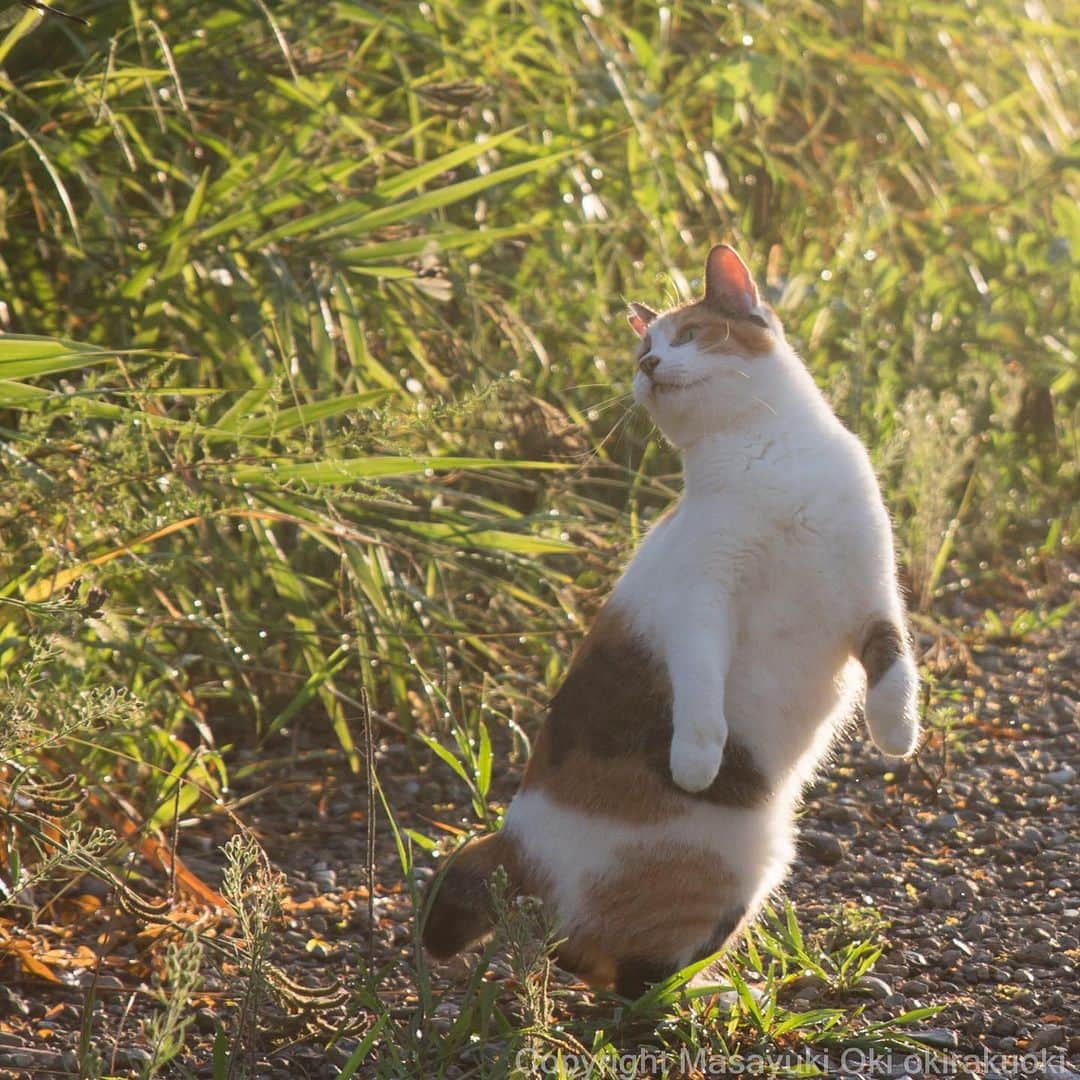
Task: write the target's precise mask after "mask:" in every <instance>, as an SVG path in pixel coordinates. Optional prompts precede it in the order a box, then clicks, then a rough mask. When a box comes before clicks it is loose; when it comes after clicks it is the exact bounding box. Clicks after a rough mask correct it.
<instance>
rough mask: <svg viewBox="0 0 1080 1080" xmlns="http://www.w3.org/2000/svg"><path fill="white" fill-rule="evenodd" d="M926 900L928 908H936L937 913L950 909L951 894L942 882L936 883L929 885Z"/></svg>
mask: <svg viewBox="0 0 1080 1080" xmlns="http://www.w3.org/2000/svg"><path fill="white" fill-rule="evenodd" d="M926 898H927V900H929V902H930V906H931V907H932V908H937V909H938V910H939V911H945V910H947V909H948V908H951V907H952V892H951V891H950V890H949V886H948V885H946V884H945V883H944V882H941V881H938V882H935V883H934V884H933V885H931V886H930V890H929V891H928V892H927V894H926Z"/></svg>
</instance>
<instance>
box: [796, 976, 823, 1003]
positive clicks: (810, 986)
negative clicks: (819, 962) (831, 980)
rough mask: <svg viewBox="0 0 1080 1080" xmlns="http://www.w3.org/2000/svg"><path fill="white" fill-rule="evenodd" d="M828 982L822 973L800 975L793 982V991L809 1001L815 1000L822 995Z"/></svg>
mask: <svg viewBox="0 0 1080 1080" xmlns="http://www.w3.org/2000/svg"><path fill="white" fill-rule="evenodd" d="M825 986H826V983H825V980H824V979H823V978H821V976H820V975H813V974H809V975H800V976H799V977H798V978H797V979H796V980H795V981H794V982H793V983H792V984H791V991H792V993H794V994H798V995H799V996H800V997H802V998H805V999H806V1000H808V1001H813V1000H814V999H815V998H817V997H820V996H821V992H822V990H824V989H825Z"/></svg>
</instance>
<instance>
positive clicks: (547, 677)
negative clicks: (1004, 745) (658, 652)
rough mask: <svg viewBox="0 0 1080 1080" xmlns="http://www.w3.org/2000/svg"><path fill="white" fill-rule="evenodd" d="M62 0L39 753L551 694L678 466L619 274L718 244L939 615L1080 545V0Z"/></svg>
mask: <svg viewBox="0 0 1080 1080" xmlns="http://www.w3.org/2000/svg"><path fill="white" fill-rule="evenodd" d="M66 6H67V7H68V8H70V9H71V10H73V11H77V12H78V13H80V14H82V15H85V16H86V17H87V18H89V20H90V25H89V27H83V26H80V25H78V24H77V23H75V22H72V21H70V20H65V19H63V18H60V17H56V16H52V17H48V18H42V17H41V16H40V15H38V14H35V13H34V12H31V11H28V10H26V9H25V8H23V7H22V6H20V5H18V4H9V5H8V7H7V8H6V11H7V13H8V15H9V16H11V15H13V16H14V21H11V19H10V18H9V20H8V23H9V24H8V26H7V27H6V28H5V29H4V30H0V117H2V121H3V122H2V123H0V132H2V135H0V139H2V142H0V298H2V303H0V329H2V330H3V332H4V336H3V337H0V469H2V475H3V482H2V485H0V535H2V537H3V541H2V544H0V672H2V673H3V678H4V679H5V682H4V683H3V686H4V694H5V695H6V697H5V712H4V715H5V718H6V719H5V727H4V732H5V733H6V735H5V736H4V737H5V745H6V746H7V750H8V753H9V754H13V755H16V757H17V760H18V761H19V762H20V765H19V767H20V768H32V767H33V765H34V756H35V754H37V753H46V752H47V753H48V754H49V755H51V756H52V757H54V758H59V759H62V761H63V763H64V767H65V768H66V769H69V770H70V769H74V770H77V771H78V772H79V773H80V775H81V776H82V777H83V782H84V783H85V784H86V785H87V786H89V787H91V788H95V789H96V790H99V791H100V792H101V793H102V794H103V797H112V796H113V795H115V794H116V793H122V794H123V796H124V797H125V798H126V799H129V800H130V803H131V805H132V806H133V807H135V808H136V809H137V810H138V812H139V813H140V814H141V815H143V816H144V817H147V818H150V819H152V820H155V821H158V822H166V821H169V820H171V819H172V817H173V815H174V813H176V811H177V808H179V811H180V813H182V814H190V813H198V812H201V811H203V810H206V811H209V810H210V809H211V807H212V805H213V798H212V796H213V795H215V794H216V793H219V792H221V791H222V790H223V789H224V788H225V787H226V785H227V783H228V778H229V775H230V773H229V770H230V768H232V769H234V770H235V772H234V780H235V778H236V776H241V778H242V774H243V772H244V770H245V769H247V770H250V769H252V768H254V767H255V766H254V765H252V764H250V763H249V764H247V765H242V764H241V765H238V764H236V760H235V759H234V758H233V756H231V755H230V754H228V753H227V752H225V751H226V750H227V748H228V747H230V746H240V747H242V748H247V749H253V748H261V754H262V757H263V758H265V759H266V760H273V759H275V758H276V757H280V756H281V755H287V754H289V753H291V752H292V751H293V749H294V748H296V747H302V748H308V749H310V748H312V747H315V748H318V747H325V748H328V749H330V750H334V751H335V752H338V753H341V752H344V753H345V754H346V755H348V757H349V759H350V760H351V762H352V763H353V764H354V765H355V764H356V762H357V752H356V749H355V747H356V743H357V722H358V718H359V716H360V694H361V688H362V687H364V688H366V690H367V692H368V694H369V695H370V698H371V701H372V703H373V706H374V709H375V711H376V713H377V715H378V716H380V717H382V718H383V719H384V721H385V724H384V725H383V726H382V727H380V729H379V732H380V735H381V736H384V737H399V738H405V737H406V736H407V733H408V732H411V731H413V730H420V731H423V732H425V733H433V734H434V735H436V736H442V735H444V734H445V733H447V732H449V731H450V729H451V728H453V729H455V730H456V732H457V734H458V736H459V740H458V742H459V748H460V749H461V750H462V753H463V754H464V753H466V752H467V751H466V748H467V747H469V746H471V745H475V744H470V743H469V738H470V737H471V736H477V735H478V734H479V733H480V732H481V728H483V730H484V731H485V732H486V731H487V730H488V729H489V728H490V729H491V730H492V731H493V732H498V733H499V734H500V737H501V738H503V745H505V733H506V732H507V731H510V730H513V729H514V728H515V727H516V726H517V725H518V724H519V723H522V724H524V725H525V727H526V728H528V726H529V724H530V723H531V722H532V720H533V719H534V718H535V717H536V716H537V715H538V713H539V710H540V708H541V706H542V703H543V702H544V701H545V700H546V698H547V697H548V696H549V694H550V692H551V690H552V688H553V686H554V685H555V684H556V683H557V682H558V680H559V678H560V676H561V673H562V672H563V670H564V669H565V666H566V664H567V661H568V658H569V656H570V653H571V651H572V648H573V645H574V643H575V641H576V640H577V639H578V637H579V635H580V633H581V632H582V630H583V628H584V626H585V625H586V624H587V621H588V619H589V617H590V616H591V614H592V613H593V612H594V611H595V609H596V607H597V605H598V603H599V602H600V599H601V598H602V597H603V595H604V594H605V592H606V590H607V589H608V588H609V587H610V585H611V582H612V580H613V576H614V574H615V573H616V571H617V568H618V566H619V565H620V562H621V561H622V560H623V559H624V558H625V556H626V555H627V553H628V552H629V551H630V550H631V549H632V546H633V544H634V543H635V542H636V539H637V538H638V536H639V535H640V532H641V530H642V529H643V528H644V527H646V526H647V524H648V521H649V520H650V519H651V518H652V517H653V516H654V515H655V514H656V513H657V512H658V511H659V510H660V509H662V507H663V506H664V505H665V504H666V503H667V502H668V501H670V499H671V498H673V497H674V496H675V494H676V492H677V487H678V475H677V468H678V466H677V461H676V459H675V457H674V455H673V454H672V453H671V452H670V450H668V449H667V448H665V447H664V446H663V445H662V443H661V442H660V441H659V440H658V439H657V438H655V437H654V436H653V434H652V433H651V431H650V426H649V424H648V423H647V422H646V421H645V420H644V418H642V417H641V416H639V415H635V413H634V411H633V409H632V405H631V402H630V401H629V399H628V397H627V396H626V392H627V390H628V388H629V379H630V374H631V371H630V357H631V351H632V347H633V340H632V337H631V333H630V331H629V329H628V328H627V326H626V323H625V320H624V310H625V301H626V299H627V298H635V299H640V300H643V301H645V302H648V303H650V304H652V305H654V306H659V305H661V304H663V303H664V302H668V301H672V300H674V299H676V298H678V297H682V296H686V295H689V294H691V293H692V292H693V291H694V289H695V288H696V284H697V283H696V280H695V279H696V277H697V275H698V274H699V272H700V266H701V264H702V260H703V257H704V255H705V252H706V251H707V249H708V247H709V245H710V244H711V243H714V242H717V241H721V240H726V241H729V242H732V243H733V244H735V246H737V247H738V248H739V249H740V250H741V252H742V253H743V254H744V256H745V257H746V258H747V259H748V261H749V262H750V263H751V265H752V266H753V268H754V271H755V273H756V275H757V276H758V278H759V281H760V282H761V283H762V286H763V290H764V292H765V294H766V296H767V297H768V299H770V301H771V302H772V303H773V304H774V306H776V308H777V309H778V311H779V312H780V314H781V317H782V318H783V319H784V321H785V323H786V326H787V328H788V335H789V338H790V339H791V341H792V342H793V344H794V345H795V346H796V348H797V349H798V350H799V351H800V353H801V354H802V355H803V356H804V357H805V359H806V362H807V363H808V365H809V366H810V368H811V369H812V371H813V372H814V374H815V376H816V378H817V379H818V382H819V384H820V385H821V386H822V387H823V388H824V389H825V391H826V392H827V393H828V395H829V397H830V399H831V400H832V401H833V402H834V404H835V407H836V410H837V412H838V413H839V415H840V416H841V417H842V418H843V420H844V421H845V422H846V423H847V424H848V425H850V426H851V427H852V428H853V429H854V430H855V431H857V432H858V433H859V434H860V435H861V436H862V437H863V438H864V439H865V440H866V441H867V443H868V444H869V445H870V446H871V448H872V451H873V454H874V457H875V461H876V462H877V464H878V466H879V469H880V472H881V476H882V479H883V483H884V485H885V490H886V496H887V500H888V502H889V505H890V508H891V510H892V511H893V513H894V516H895V520H896V523H897V531H898V539H899V544H900V547H901V555H902V560H903V563H904V567H905V574H906V577H907V581H908V583H909V587H910V590H911V596H912V604H913V606H914V607H916V608H918V609H920V610H922V611H932V609H933V605H934V602H935V597H936V596H937V595H939V594H940V591H941V590H942V589H943V588H945V587H947V586H948V583H949V582H950V581H952V580H955V579H958V578H959V577H960V576H962V575H967V576H969V577H972V578H973V579H974V580H976V581H979V580H984V579H990V578H993V577H994V576H995V575H997V574H1000V573H1005V572H1006V571H1007V572H1008V573H1010V574H1019V575H1020V576H1025V575H1027V574H1028V573H1029V572H1030V573H1031V574H1035V575H1038V574H1041V573H1043V572H1044V564H1045V561H1046V560H1047V558H1049V559H1051V560H1053V559H1058V558H1060V557H1062V556H1065V555H1067V553H1068V549H1069V546H1070V544H1074V543H1075V541H1076V538H1077V518H1076V509H1075V508H1076V496H1077V491H1078V474H1080V469H1078V464H1080V448H1078V442H1077V421H1078V401H1080V394H1078V377H1077V350H1078V348H1080V344H1078V340H1077V334H1076V321H1077V318H1076V317H1077V308H1078V305H1080V276H1078V275H1077V274H1076V262H1077V258H1078V254H1080V207H1078V201H1077V196H1078V187H1080V184H1078V174H1077V166H1078V164H1080V151H1078V146H1077V131H1078V125H1080V117H1078V113H1077V109H1076V103H1077V97H1078V77H1077V59H1078V37H1080V31H1078V27H1080V5H1077V4H1076V3H1075V2H1073V0H1069V2H1067V3H1061V4H1057V5H1042V4H1038V3H1029V4H1020V3H1014V2H1012V0H988V2H984V3H978V4H974V3H971V4H964V3H950V2H933V3H929V2H927V3H918V2H916V3H911V2H907V0H904V2H899V0H879V2H874V3H869V2H867V3H857V2H836V3H824V2H815V0H789V2H785V3H776V4H771V5H759V4H727V5H713V4H707V3H703V2H700V0H690V2H674V3H671V4H668V5H664V6H660V7H657V6H655V5H654V4H651V3H644V2H642V3H618V4H606V3H603V2H601V0H582V2H580V3H539V2H537V3H532V2H527V0H524V2H517V3H515V2H495V0H492V2H488V3H479V2H476V3H465V4H460V3H451V2H448V0H425V2H422V3H418V4H417V3H411V4H393V3H391V4H363V3H350V2H334V3H327V4H319V5H316V4H310V3H301V2H298V0H281V2H279V3H273V4H269V3H268V4H263V3H262V2H261V0H254V2H252V3H240V2H223V3H215V4H213V5H205V4H170V5H166V4H144V3H138V2H134V0H132V2H130V3H120V2H111V0H98V2H87V3H76V0H68V2H67V4H66ZM436 458H438V459H442V458H452V459H454V460H453V461H450V462H446V461H434V460H433V459H436ZM500 463H516V464H500ZM536 464H540V465H545V466H557V467H556V468H548V469H547V470H546V471H539V470H537V469H536V468H525V467H522V466H523V465H536ZM93 588H96V589H105V590H107V593H108V597H107V599H104V600H103V597H102V594H100V593H98V592H94V593H91V589H93ZM35 638H48V639H49V640H50V642H51V645H50V648H51V650H52V651H51V653H50V654H49V655H48V656H46V657H43V656H42V655H41V654H40V652H38V653H35V652H33V651H32V649H31V643H32V641H33V639H35ZM109 687H119V688H124V691H125V692H126V694H127V695H128V697H129V699H130V700H126V701H125V703H124V704H123V707H122V708H121V707H120V706H119V705H118V704H117V700H116V699H115V698H104V697H103V696H102V695H104V694H105V693H106V690H105V689H103V688H109ZM88 701H90V702H92V703H93V708H91V707H89V706H88V704H87V702H88ZM110 702H111V704H110ZM16 720H17V721H18V722H16ZM19 724H22V725H23V727H21V728H20V727H19ZM90 724H95V725H96V727H94V728H93V730H92V732H89V731H87V730H85V729H86V727H87V725H90ZM26 725H29V727H27V726H26ZM19 731H21V732H22V734H21V735H19V736H18V739H16V740H15V741H13V738H14V736H13V735H12V732H16V733H18V732H19ZM71 731H75V734H74V735H72V737H70V738H65V740H64V741H63V742H62V743H60V744H58V743H57V741H56V740H57V732H61V733H62V732H71ZM395 732H396V733H397V735H395V734H394V733H395ZM35 733H36V734H35ZM290 736H292V737H293V739H294V740H295V741H289V737H290ZM480 738H481V743H483V742H484V738H483V736H480ZM19 740H21V741H19ZM44 744H47V746H45V748H44V749H41V750H39V749H37V748H38V747H40V746H43V745H44ZM28 747H29V748H30V749H27V748H28ZM19 755H21V756H19ZM473 764H474V765H475V766H476V772H477V775H478V776H480V775H481V774H483V772H484V769H485V768H486V769H487V771H488V776H490V760H487V762H486V765H485V764H484V762H483V761H480V762H476V761H474V763H473ZM477 782H479V781H477ZM477 806H478V812H481V813H482V812H484V805H483V799H482V798H479V799H478V800H477ZM13 842H15V841H13ZM23 842H24V843H25V844H26V845H28V846H27V847H26V851H25V855H26V857H30V852H31V850H32V848H33V843H32V837H31V838H29V839H27V838H26V837H25V836H24V837H23ZM8 865H9V866H10V858H9V861H8Z"/></svg>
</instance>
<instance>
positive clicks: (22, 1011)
mask: <svg viewBox="0 0 1080 1080" xmlns="http://www.w3.org/2000/svg"><path fill="white" fill-rule="evenodd" d="M29 1015H30V1008H29V1006H28V1005H27V1004H26V1002H25V1001H23V999H22V998H21V997H19V995H18V994H16V993H15V991H14V990H12V989H11V987H9V986H3V985H2V984H0V1016H29Z"/></svg>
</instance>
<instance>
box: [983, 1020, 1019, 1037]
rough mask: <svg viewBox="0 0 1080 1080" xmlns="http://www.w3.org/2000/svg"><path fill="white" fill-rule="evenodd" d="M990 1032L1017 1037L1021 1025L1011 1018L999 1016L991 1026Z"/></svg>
mask: <svg viewBox="0 0 1080 1080" xmlns="http://www.w3.org/2000/svg"><path fill="white" fill-rule="evenodd" d="M990 1030H991V1031H992V1032H993V1033H994V1034H995V1035H1015V1034H1016V1033H1017V1032H1018V1031H1019V1030H1020V1025H1019V1024H1018V1023H1017V1022H1016V1021H1015V1020H1014V1019H1013V1018H1012V1017H1011V1016H998V1017H996V1018H995V1019H994V1022H993V1024H991V1025H990Z"/></svg>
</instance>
